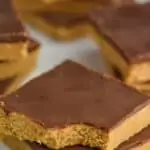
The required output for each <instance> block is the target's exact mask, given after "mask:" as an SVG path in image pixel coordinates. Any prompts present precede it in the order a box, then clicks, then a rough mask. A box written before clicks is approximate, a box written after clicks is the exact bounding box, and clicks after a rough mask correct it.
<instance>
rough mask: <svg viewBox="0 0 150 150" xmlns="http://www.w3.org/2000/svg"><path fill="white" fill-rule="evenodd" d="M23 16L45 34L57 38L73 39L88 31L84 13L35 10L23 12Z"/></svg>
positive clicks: (82, 35)
mask: <svg viewBox="0 0 150 150" xmlns="http://www.w3.org/2000/svg"><path fill="white" fill-rule="evenodd" d="M22 16H23V18H24V19H25V20H26V21H28V22H29V23H31V24H32V25H33V26H35V27H36V28H37V29H39V30H40V31H42V32H44V33H45V34H47V35H49V36H52V37H53V38H55V39H57V40H73V39H76V38H80V37H84V36H86V35H88V33H89V28H90V26H89V22H88V19H87V16H86V14H85V13H61V12H45V11H43V12H37V13H32V14H29V13H24V14H22Z"/></svg>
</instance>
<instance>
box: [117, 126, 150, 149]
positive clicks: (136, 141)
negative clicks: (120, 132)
mask: <svg viewBox="0 0 150 150" xmlns="http://www.w3.org/2000/svg"><path fill="white" fill-rule="evenodd" d="M149 149H150V126H148V127H147V128H145V129H143V130H142V131H141V132H140V133H138V134H137V135H135V136H134V137H131V138H130V139H129V141H126V142H124V143H123V144H121V145H120V146H119V147H118V150H149Z"/></svg>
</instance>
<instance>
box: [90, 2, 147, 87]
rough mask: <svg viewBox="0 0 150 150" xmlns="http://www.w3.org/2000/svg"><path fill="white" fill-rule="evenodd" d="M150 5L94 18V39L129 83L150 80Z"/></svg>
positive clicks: (104, 13)
mask: <svg viewBox="0 0 150 150" xmlns="http://www.w3.org/2000/svg"><path fill="white" fill-rule="evenodd" d="M149 14H150V4H144V5H135V6H130V7H129V6H128V7H123V8H118V9H115V8H110V9H106V10H104V11H97V12H95V13H92V14H91V15H90V19H91V22H92V24H93V26H94V32H93V33H94V37H96V40H97V41H98V43H99V44H100V45H101V48H102V53H103V54H104V56H105V58H106V60H107V61H108V62H109V64H110V65H111V66H112V68H114V70H116V71H115V72H120V73H121V75H122V77H123V80H124V82H125V83H127V84H129V85H131V86H135V85H136V84H138V83H142V82H147V81H149V80H150V69H149V68H150V39H149V35H150V21H149Z"/></svg>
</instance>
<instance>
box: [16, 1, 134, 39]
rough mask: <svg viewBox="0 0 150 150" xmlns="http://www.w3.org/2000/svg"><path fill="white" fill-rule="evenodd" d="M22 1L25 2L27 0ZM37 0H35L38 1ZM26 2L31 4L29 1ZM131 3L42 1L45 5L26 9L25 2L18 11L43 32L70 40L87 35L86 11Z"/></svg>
mask: <svg viewBox="0 0 150 150" xmlns="http://www.w3.org/2000/svg"><path fill="white" fill-rule="evenodd" d="M18 1H19V0H18ZM22 1H25V2H26V3H27V0H22ZM38 1H39V0H38ZM38 1H36V2H37V3H38ZM22 3H23V2H22ZM28 3H29V5H31V4H30V2H28ZM133 3H134V2H133V0H129V1H128V0H126V2H125V3H124V2H121V1H120V0H119V1H112V0H111V1H110V0H62V1H56V2H53V3H49V4H47V3H46V4H45V3H44V2H42V4H43V5H44V4H45V6H42V5H41V8H36V9H35V8H33V9H28V8H29V7H27V4H26V5H23V6H24V9H23V8H22V9H21V11H19V12H20V14H21V16H22V18H23V19H24V20H25V21H27V22H29V23H30V24H32V25H33V26H35V27H36V28H38V29H39V30H40V31H42V32H44V33H45V34H47V35H50V36H52V37H53V38H55V39H57V40H65V41H70V40H74V39H77V38H79V37H85V36H88V35H89V32H90V24H89V20H88V18H87V13H89V12H91V11H94V10H97V9H102V8H105V7H108V6H121V5H127V4H133ZM38 4H39V3H38ZM35 5H36V4H35ZM16 7H17V8H18V7H19V4H18V3H16ZM26 7H27V8H26ZM30 8H31V7H30Z"/></svg>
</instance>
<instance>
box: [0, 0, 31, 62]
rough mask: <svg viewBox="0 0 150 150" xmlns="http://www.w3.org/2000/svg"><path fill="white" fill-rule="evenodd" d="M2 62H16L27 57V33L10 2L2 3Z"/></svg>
mask: <svg viewBox="0 0 150 150" xmlns="http://www.w3.org/2000/svg"><path fill="white" fill-rule="evenodd" d="M0 15H1V21H0V60H16V59H21V58H24V57H26V56H27V45H28V40H27V32H26V30H25V28H24V26H23V25H22V23H21V22H20V20H19V18H18V16H17V14H16V12H15V11H14V9H13V6H12V3H11V1H10V0H1V1H0Z"/></svg>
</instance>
